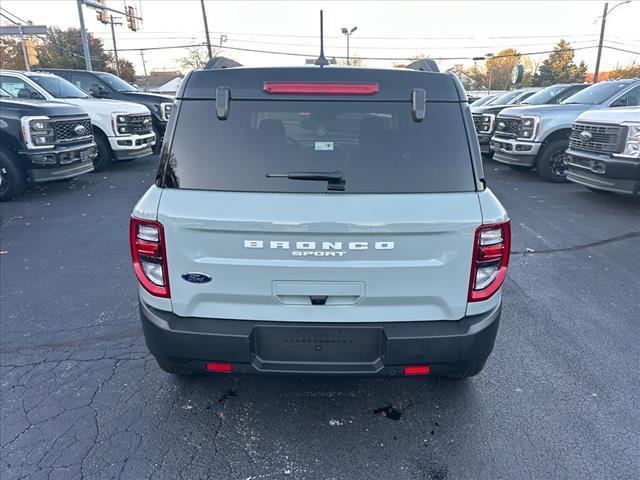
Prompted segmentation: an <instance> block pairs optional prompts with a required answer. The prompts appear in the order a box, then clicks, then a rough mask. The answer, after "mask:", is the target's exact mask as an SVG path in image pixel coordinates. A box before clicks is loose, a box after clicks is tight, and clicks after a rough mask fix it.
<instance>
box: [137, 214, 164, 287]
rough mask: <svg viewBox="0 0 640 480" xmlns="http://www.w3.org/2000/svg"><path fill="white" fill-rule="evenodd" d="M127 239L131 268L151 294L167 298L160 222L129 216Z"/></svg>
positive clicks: (162, 230) (162, 236)
mask: <svg viewBox="0 0 640 480" xmlns="http://www.w3.org/2000/svg"><path fill="white" fill-rule="evenodd" d="M129 239H130V242H131V259H132V260H133V270H134V271H135V273H136V277H137V278H138V281H139V282H140V284H141V285H142V287H143V288H144V289H145V290H146V291H147V292H149V293H150V294H151V295H154V296H156V297H164V298H169V297H170V296H171V293H170V291H169V272H168V269H167V254H166V251H165V244H164V229H163V228H162V224H160V223H158V222H154V221H151V220H140V219H139V218H135V217H131V222H130V229H129Z"/></svg>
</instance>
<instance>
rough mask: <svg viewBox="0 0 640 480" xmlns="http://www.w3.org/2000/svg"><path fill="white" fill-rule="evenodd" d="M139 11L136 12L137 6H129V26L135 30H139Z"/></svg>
mask: <svg viewBox="0 0 640 480" xmlns="http://www.w3.org/2000/svg"><path fill="white" fill-rule="evenodd" d="M137 16H138V12H136V8H135V7H132V6H128V7H127V26H128V27H129V29H130V30H133V31H134V32H135V31H136V30H138V19H137V18H136V17H137Z"/></svg>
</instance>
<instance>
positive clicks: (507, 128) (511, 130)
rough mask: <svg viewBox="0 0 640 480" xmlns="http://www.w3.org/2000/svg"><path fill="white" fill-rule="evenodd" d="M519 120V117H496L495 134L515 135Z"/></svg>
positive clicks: (516, 134)
mask: <svg viewBox="0 0 640 480" xmlns="http://www.w3.org/2000/svg"><path fill="white" fill-rule="evenodd" d="M520 122H521V120H520V119H519V118H504V117H498V118H497V119H496V135H499V136H503V137H517V136H518V126H519V125H520Z"/></svg>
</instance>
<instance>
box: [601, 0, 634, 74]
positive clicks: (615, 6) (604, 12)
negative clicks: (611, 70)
mask: <svg viewBox="0 0 640 480" xmlns="http://www.w3.org/2000/svg"><path fill="white" fill-rule="evenodd" d="M630 2H631V0H625V1H624V2H620V3H618V4H617V5H614V6H613V8H612V9H611V10H609V3H608V2H605V4H604V11H603V12H602V24H601V25H600V41H599V42H598V56H597V57H596V68H595V70H594V71H593V83H598V75H599V74H600V57H601V56H602V42H603V41H604V27H605V26H606V24H607V14H608V15H611V12H613V11H614V10H615V9H616V8H618V7H619V6H620V5H624V4H625V3H630ZM607 10H608V12H607Z"/></svg>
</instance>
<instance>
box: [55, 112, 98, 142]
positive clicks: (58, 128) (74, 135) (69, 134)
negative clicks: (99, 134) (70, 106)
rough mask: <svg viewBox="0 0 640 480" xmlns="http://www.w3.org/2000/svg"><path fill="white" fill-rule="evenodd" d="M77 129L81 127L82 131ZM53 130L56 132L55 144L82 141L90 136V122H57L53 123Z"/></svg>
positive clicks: (84, 120)
mask: <svg viewBox="0 0 640 480" xmlns="http://www.w3.org/2000/svg"><path fill="white" fill-rule="evenodd" d="M79 127H82V129H80V128H79ZM53 128H54V129H55V132H56V142H60V143H67V142H74V141H78V140H84V139H86V138H88V137H91V135H92V131H91V120H90V119H88V118H82V119H79V120H59V121H57V122H54V123H53ZM76 130H77V131H76Z"/></svg>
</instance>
